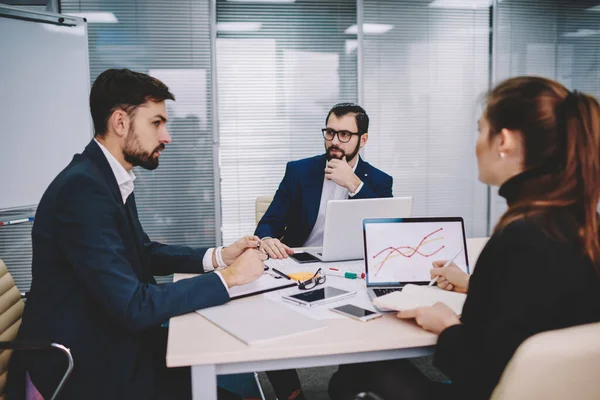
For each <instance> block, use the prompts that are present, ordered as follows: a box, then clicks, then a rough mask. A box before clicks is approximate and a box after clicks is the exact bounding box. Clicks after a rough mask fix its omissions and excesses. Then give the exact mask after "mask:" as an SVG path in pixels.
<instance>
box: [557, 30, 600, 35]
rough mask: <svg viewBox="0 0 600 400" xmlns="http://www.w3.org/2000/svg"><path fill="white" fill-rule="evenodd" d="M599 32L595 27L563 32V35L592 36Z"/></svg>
mask: <svg viewBox="0 0 600 400" xmlns="http://www.w3.org/2000/svg"><path fill="white" fill-rule="evenodd" d="M598 33H600V31H599V30H596V29H578V30H577V31H575V32H567V33H563V35H562V36H563V37H586V36H594V35H597V34H598Z"/></svg>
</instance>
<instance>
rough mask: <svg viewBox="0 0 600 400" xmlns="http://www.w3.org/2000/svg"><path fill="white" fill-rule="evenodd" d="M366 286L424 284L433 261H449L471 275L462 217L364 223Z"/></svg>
mask: <svg viewBox="0 0 600 400" xmlns="http://www.w3.org/2000/svg"><path fill="white" fill-rule="evenodd" d="M363 234H364V245H365V269H366V275H367V276H366V280H367V286H371V287H373V286H378V287H386V286H399V285H403V284H406V283H416V284H424V283H429V281H430V279H431V275H430V272H429V271H430V270H431V268H433V267H432V262H433V261H438V260H448V259H450V258H452V256H454V255H455V254H456V252H457V251H459V250H460V249H462V251H461V252H460V253H459V254H458V256H457V257H456V258H455V259H454V263H455V264H456V265H457V266H459V267H460V268H461V269H462V270H464V271H466V272H468V271H469V267H468V261H467V260H468V258H467V250H466V240H465V234H464V224H463V220H462V218H395V219H365V220H364V221H363Z"/></svg>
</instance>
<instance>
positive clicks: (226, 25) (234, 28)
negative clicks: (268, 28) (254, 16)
mask: <svg viewBox="0 0 600 400" xmlns="http://www.w3.org/2000/svg"><path fill="white" fill-rule="evenodd" d="M261 27H262V23H261V22H219V23H218V24H217V30H218V31H220V32H254V31H260V28H261Z"/></svg>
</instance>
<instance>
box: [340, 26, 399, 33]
mask: <svg viewBox="0 0 600 400" xmlns="http://www.w3.org/2000/svg"><path fill="white" fill-rule="evenodd" d="M392 29H394V25H387V24H363V33H365V34H366V35H369V34H374V35H378V34H382V33H386V32H388V31H391V30H392ZM344 33H345V34H346V35H357V34H358V25H352V26H350V27H348V28H347V29H346V30H345V31H344Z"/></svg>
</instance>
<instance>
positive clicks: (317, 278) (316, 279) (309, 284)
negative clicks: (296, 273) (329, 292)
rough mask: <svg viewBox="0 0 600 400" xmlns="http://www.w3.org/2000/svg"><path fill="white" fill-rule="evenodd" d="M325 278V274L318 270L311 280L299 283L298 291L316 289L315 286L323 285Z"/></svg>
mask: <svg viewBox="0 0 600 400" xmlns="http://www.w3.org/2000/svg"><path fill="white" fill-rule="evenodd" d="M326 278H327V277H326V276H325V273H324V272H323V270H322V269H321V268H319V269H318V270H317V272H315V274H314V275H313V276H312V278H310V279H307V280H305V281H299V282H298V289H301V290H309V289H312V288H314V287H316V286H317V285H320V284H322V283H325V280H326Z"/></svg>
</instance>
